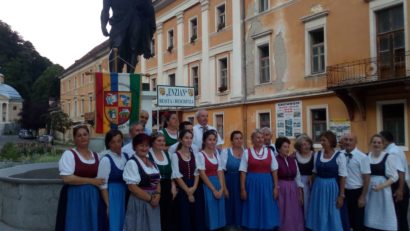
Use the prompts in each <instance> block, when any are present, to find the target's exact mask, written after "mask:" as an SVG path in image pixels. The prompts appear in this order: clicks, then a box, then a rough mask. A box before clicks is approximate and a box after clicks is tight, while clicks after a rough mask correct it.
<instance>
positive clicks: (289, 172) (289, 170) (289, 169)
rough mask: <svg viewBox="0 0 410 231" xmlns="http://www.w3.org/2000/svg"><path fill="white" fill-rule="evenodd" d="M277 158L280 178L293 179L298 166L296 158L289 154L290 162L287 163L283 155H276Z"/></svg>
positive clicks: (288, 159)
mask: <svg viewBox="0 0 410 231" xmlns="http://www.w3.org/2000/svg"><path fill="white" fill-rule="evenodd" d="M276 160H277V161H278V166H279V168H278V178H279V179H280V180H288V181H292V180H295V178H296V173H297V167H296V161H295V158H293V157H291V156H289V157H287V161H288V164H286V160H285V158H284V157H282V156H281V155H277V156H276Z"/></svg>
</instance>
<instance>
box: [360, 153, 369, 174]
mask: <svg viewBox="0 0 410 231" xmlns="http://www.w3.org/2000/svg"><path fill="white" fill-rule="evenodd" d="M360 172H361V173H362V174H370V173H372V171H371V170H370V160H369V158H367V156H365V157H363V158H362V159H361V160H360Z"/></svg>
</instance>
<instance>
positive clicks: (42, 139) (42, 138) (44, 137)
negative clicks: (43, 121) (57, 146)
mask: <svg viewBox="0 0 410 231" xmlns="http://www.w3.org/2000/svg"><path fill="white" fill-rule="evenodd" d="M38 141H39V142H40V143H48V144H53V136H51V135H42V136H39V137H38Z"/></svg>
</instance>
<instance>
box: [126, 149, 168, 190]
mask: <svg viewBox="0 0 410 231" xmlns="http://www.w3.org/2000/svg"><path fill="white" fill-rule="evenodd" d="M130 160H133V161H135V163H136V164H137V166H138V173H139V174H140V177H141V181H140V183H139V184H138V186H139V187H140V188H142V189H143V190H155V189H156V187H157V185H158V183H159V181H160V178H161V176H160V174H159V173H156V174H147V173H146V172H145V171H144V169H143V168H142V166H141V164H140V163H139V161H138V160H137V159H136V158H135V156H133V157H131V158H130ZM148 161H151V163H152V164H153V165H154V166H155V168H156V165H155V163H154V162H153V161H152V160H150V159H148Z"/></svg>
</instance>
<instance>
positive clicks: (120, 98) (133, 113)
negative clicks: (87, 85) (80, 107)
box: [95, 72, 141, 133]
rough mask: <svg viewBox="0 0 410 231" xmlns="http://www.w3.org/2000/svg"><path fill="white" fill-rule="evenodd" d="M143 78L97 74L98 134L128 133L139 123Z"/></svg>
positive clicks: (96, 106) (117, 74) (132, 75)
mask: <svg viewBox="0 0 410 231" xmlns="http://www.w3.org/2000/svg"><path fill="white" fill-rule="evenodd" d="M140 100H141V76H140V75H138V74H129V73H101V72H97V73H95V101H96V105H95V108H96V116H95V118H96V124H95V132H96V133H106V132H108V131H109V130H110V129H120V130H125V131H126V132H128V126H129V124H130V123H134V122H137V121H138V114H139V111H140V105H141V101H140Z"/></svg>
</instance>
